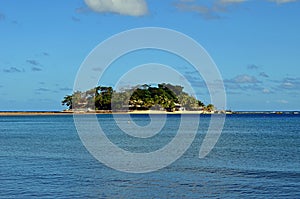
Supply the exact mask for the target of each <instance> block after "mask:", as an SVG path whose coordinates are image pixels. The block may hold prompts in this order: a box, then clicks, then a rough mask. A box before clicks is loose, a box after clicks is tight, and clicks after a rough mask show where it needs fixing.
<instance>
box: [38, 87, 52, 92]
mask: <svg viewBox="0 0 300 199" xmlns="http://www.w3.org/2000/svg"><path fill="white" fill-rule="evenodd" d="M35 90H36V91H38V92H49V91H51V90H50V89H48V88H44V87H41V88H37V89H35Z"/></svg>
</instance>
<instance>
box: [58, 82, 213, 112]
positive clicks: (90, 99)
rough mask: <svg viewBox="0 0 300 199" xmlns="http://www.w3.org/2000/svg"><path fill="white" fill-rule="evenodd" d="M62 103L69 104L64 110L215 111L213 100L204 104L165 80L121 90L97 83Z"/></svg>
mask: <svg viewBox="0 0 300 199" xmlns="http://www.w3.org/2000/svg"><path fill="white" fill-rule="evenodd" d="M62 105H66V106H67V107H68V109H67V110H65V111H66V112H99V113H100V112H112V111H114V112H137V111H140V112H141V111H149V110H152V111H164V112H190V111H194V112H195V111H197V112H200V113H214V112H215V107H214V105H213V104H208V105H205V104H204V103H203V102H202V101H200V100H198V99H197V98H195V97H193V96H191V95H189V94H188V93H187V92H184V88H183V87H182V86H180V85H172V84H166V83H162V84H157V85H156V86H151V85H148V84H144V85H137V86H134V87H132V88H128V89H122V90H120V91H115V90H113V88H112V87H109V86H97V87H95V88H92V89H90V90H87V91H76V92H74V93H73V94H71V95H66V96H65V97H64V99H63V100H62Z"/></svg>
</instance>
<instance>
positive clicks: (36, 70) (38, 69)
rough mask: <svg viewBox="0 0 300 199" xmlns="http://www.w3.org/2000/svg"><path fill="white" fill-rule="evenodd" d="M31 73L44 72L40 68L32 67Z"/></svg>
mask: <svg viewBox="0 0 300 199" xmlns="http://www.w3.org/2000/svg"><path fill="white" fill-rule="evenodd" d="M31 71H33V72H39V71H42V69H41V68H39V67H36V66H33V67H31Z"/></svg>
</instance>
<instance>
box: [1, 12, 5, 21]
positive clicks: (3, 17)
mask: <svg viewBox="0 0 300 199" xmlns="http://www.w3.org/2000/svg"><path fill="white" fill-rule="evenodd" d="M4 19H5V15H4V14H3V13H1V12H0V21H2V20H4Z"/></svg>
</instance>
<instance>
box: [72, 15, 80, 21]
mask: <svg viewBox="0 0 300 199" xmlns="http://www.w3.org/2000/svg"><path fill="white" fill-rule="evenodd" d="M71 19H72V21H74V22H80V19H79V18H77V17H74V16H73V17H72V18H71Z"/></svg>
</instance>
